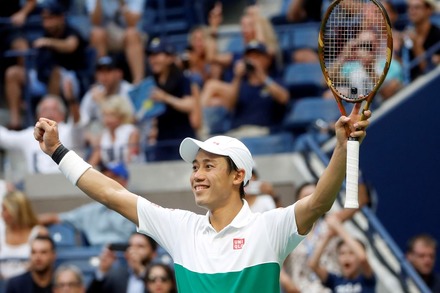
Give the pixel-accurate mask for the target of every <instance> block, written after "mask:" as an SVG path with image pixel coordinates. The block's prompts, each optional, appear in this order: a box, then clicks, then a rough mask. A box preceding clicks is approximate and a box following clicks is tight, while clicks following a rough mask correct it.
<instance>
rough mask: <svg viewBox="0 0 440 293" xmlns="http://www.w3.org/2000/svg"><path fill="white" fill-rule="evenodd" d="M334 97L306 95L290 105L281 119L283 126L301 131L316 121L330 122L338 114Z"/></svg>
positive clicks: (296, 131)
mask: <svg viewBox="0 0 440 293" xmlns="http://www.w3.org/2000/svg"><path fill="white" fill-rule="evenodd" d="M340 115H341V114H340V112H339V108H338V106H337V104H336V102H335V101H334V99H323V98H322V97H307V98H303V99H300V100H298V101H296V102H294V103H292V104H291V105H290V110H289V111H288V112H287V113H286V116H285V118H284V121H283V128H284V129H285V130H289V131H292V132H293V133H302V132H304V131H308V130H309V129H310V128H311V127H313V126H314V125H315V124H316V122H317V121H321V122H324V123H332V122H334V121H336V120H337V119H338V118H339V116H340Z"/></svg>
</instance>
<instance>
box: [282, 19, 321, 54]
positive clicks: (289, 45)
mask: <svg viewBox="0 0 440 293" xmlns="http://www.w3.org/2000/svg"><path fill="white" fill-rule="evenodd" d="M320 25H321V24H320V23H319V22H305V23H295V24H287V25H279V26H276V27H275V31H276V33H277V35H278V38H279V39H280V40H281V42H280V46H281V48H282V49H283V50H290V51H291V50H295V49H298V48H311V49H314V50H317V49H318V35H319V29H320Z"/></svg>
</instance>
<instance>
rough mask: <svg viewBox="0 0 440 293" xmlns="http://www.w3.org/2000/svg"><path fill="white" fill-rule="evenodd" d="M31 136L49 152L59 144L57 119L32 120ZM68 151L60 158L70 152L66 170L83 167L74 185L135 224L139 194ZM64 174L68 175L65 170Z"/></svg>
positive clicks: (42, 148)
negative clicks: (33, 123)
mask: <svg viewBox="0 0 440 293" xmlns="http://www.w3.org/2000/svg"><path fill="white" fill-rule="evenodd" d="M34 137H35V139H36V140H37V141H38V142H39V144H40V148H41V150H42V151H43V152H45V153H46V154H47V155H49V156H52V155H53V153H54V152H55V150H57V148H58V147H61V146H62V144H61V142H60V140H59V135H58V127H57V123H56V122H55V121H52V120H49V119H46V118H40V119H39V120H38V122H37V123H36V124H35V128H34ZM70 152H71V151H70ZM70 152H69V153H67V154H66V155H65V156H64V158H63V160H64V159H66V156H69V155H72V156H69V157H70V158H72V159H73V163H74V166H72V165H71V166H70V168H69V170H68V172H71V173H73V172H74V171H76V170H77V169H78V168H81V170H82V169H85V170H86V171H84V172H83V173H82V174H80V177H79V179H78V180H77V181H76V186H78V188H79V189H81V190H82V191H83V192H84V193H85V194H87V195H88V196H89V197H90V198H92V199H93V200H96V201H98V202H100V203H102V204H103V205H105V206H106V207H108V208H110V209H112V210H114V211H116V212H118V213H120V214H121V215H123V216H124V217H126V218H127V219H128V220H130V221H132V222H133V223H134V224H135V225H138V224H139V221H138V214H137V199H138V196H137V195H136V194H134V193H131V192H129V191H128V190H127V189H125V188H124V187H123V186H122V185H121V184H119V183H118V182H116V181H115V180H113V179H110V178H109V177H107V176H105V175H103V174H102V173H100V172H99V171H97V170H95V169H93V168H90V167H87V168H84V164H85V163H84V161H82V159H80V158H79V157H78V158H76V157H75V155H74V153H70ZM63 160H61V162H60V164H63ZM64 162H66V161H64ZM71 162H72V161H71ZM83 163H84V164H83ZM75 168H77V169H76V170H75ZM65 175H66V176H68V175H67V174H65Z"/></svg>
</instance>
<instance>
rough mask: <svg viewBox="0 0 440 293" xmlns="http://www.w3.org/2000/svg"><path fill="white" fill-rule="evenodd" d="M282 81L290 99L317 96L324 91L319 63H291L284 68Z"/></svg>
mask: <svg viewBox="0 0 440 293" xmlns="http://www.w3.org/2000/svg"><path fill="white" fill-rule="evenodd" d="M283 81H284V84H285V85H286V86H287V88H288V89H289V92H290V98H291V99H299V98H303V97H307V96H319V95H321V94H322V92H323V91H324V89H325V83H324V77H323V75H322V71H321V66H320V64H319V63H291V64H289V65H287V67H286V68H285V71H284V77H283Z"/></svg>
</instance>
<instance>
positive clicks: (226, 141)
mask: <svg viewBox="0 0 440 293" xmlns="http://www.w3.org/2000/svg"><path fill="white" fill-rule="evenodd" d="M199 149H202V150H204V151H207V152H208V153H212V154H216V155H221V156H227V157H229V158H231V160H232V161H233V162H234V164H235V165H236V166H237V168H238V169H244V171H245V175H244V185H246V184H247V183H248V182H249V179H251V176H252V168H253V167H254V160H253V159H252V155H251V152H250V151H249V149H248V148H247V147H246V146H245V145H244V144H243V143H242V142H241V141H239V140H238V139H236V138H233V137H229V136H223V135H219V136H214V137H211V138H209V139H207V140H206V141H200V140H197V139H193V138H189V137H187V138H185V139H184V140H183V141H182V143H181V144H180V149H179V152H180V156H181V157H182V159H183V160H184V161H185V162H188V163H191V164H192V162H193V161H194V159H195V158H196V155H197V152H198V151H199Z"/></svg>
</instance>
